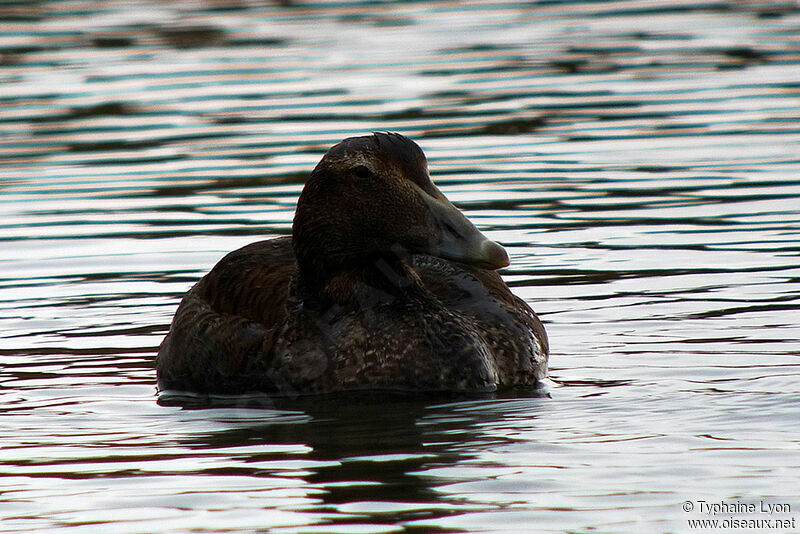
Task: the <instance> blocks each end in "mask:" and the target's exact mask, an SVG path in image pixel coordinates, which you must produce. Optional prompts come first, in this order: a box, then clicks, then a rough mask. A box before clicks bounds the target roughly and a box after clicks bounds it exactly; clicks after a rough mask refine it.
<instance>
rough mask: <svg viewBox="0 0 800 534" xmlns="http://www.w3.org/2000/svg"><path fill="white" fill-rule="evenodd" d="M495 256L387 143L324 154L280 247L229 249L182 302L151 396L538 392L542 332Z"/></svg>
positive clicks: (390, 140) (406, 149) (418, 167)
mask: <svg viewBox="0 0 800 534" xmlns="http://www.w3.org/2000/svg"><path fill="white" fill-rule="evenodd" d="M508 265H509V256H508V254H507V252H506V250H505V249H504V248H503V247H502V246H501V245H500V244H498V243H496V242H494V241H492V240H490V239H488V238H487V237H486V236H485V235H484V234H483V233H482V232H481V231H480V230H478V228H476V227H475V225H474V224H473V223H472V222H470V221H469V219H467V217H466V216H465V215H464V214H463V213H462V212H461V211H460V210H459V209H458V208H457V207H455V206H454V205H453V204H452V203H451V202H450V201H449V200H448V199H447V198H446V197H445V195H444V194H443V193H442V192H441V191H440V190H439V188H437V187H436V186H435V185H434V183H433V181H432V179H431V175H430V173H429V170H428V162H427V158H426V157H425V154H424V153H423V151H422V149H421V148H420V147H419V146H418V145H417V144H416V143H415V142H414V141H412V140H411V139H409V138H407V137H405V136H403V135H401V134H398V133H389V132H376V133H372V134H371V135H365V136H358V137H350V138H347V139H345V140H343V141H341V142H340V143H338V144H336V145H334V146H333V147H331V148H330V149H329V150H328V151H327V152H326V153H325V154H324V156H323V157H322V159H321V160H320V161H319V163H318V164H317V165H316V167H315V168H314V169H313V171H312V172H311V174H310V175H309V177H308V179H307V181H306V183H305V185H304V187H303V190H302V192H301V194H300V196H299V198H298V201H297V206H296V210H295V215H294V220H293V223H292V234H291V236H283V237H277V238H273V239H268V240H263V241H258V242H255V243H252V244H249V245H246V246H244V247H242V248H240V249H238V250H235V251H233V252H230V253H229V254H227V255H226V256H225V257H223V258H222V259H221V260H220V261H219V262H218V263H217V264H216V265H215V266H214V267H213V268H212V269H211V271H210V272H209V273H208V274H207V275H205V276H204V277H203V278H202V279H200V280H199V281H198V282H197V283H196V284H195V285H194V286H193V287H192V288H191V289H190V290H189V291H188V293H186V295H185V296H184V297H183V299H182V301H181V302H180V305H179V306H178V309H177V311H176V312H175V315H174V317H173V320H172V323H171V325H170V328H169V331H168V333H167V334H166V337H165V338H164V340H163V342H162V343H161V345H160V347H159V350H158V355H157V358H156V367H157V381H158V389H159V391H161V392H164V391H173V392H174V391H180V392H190V393H197V394H208V395H214V394H219V395H238V394H246V393H266V394H269V395H277V396H286V395H305V394H312V395H313V394H329V393H335V392H348V391H349V392H364V391H367V392H370V391H375V392H377V391H398V392H410V393H415V392H419V393H424V392H459V393H469V392H475V393H481V392H496V391H497V390H500V389H504V388H512V387H537V386H538V385H540V382H541V381H542V379H543V378H544V377H545V376H546V374H547V363H548V358H549V346H548V339H547V333H546V331H545V328H544V326H543V324H542V322H541V321H540V320H539V318H538V317H537V315H536V314H535V313H534V311H533V310H532V309H531V308H530V307H529V306H528V304H527V303H526V302H525V301H524V300H522V299H521V298H519V297H517V296H515V295H514V294H513V293H512V292H511V290H510V289H509V287H508V286H507V285H506V283H505V282H504V281H503V279H502V278H501V276H500V274H499V273H498V270H499V269H501V268H504V267H507V266H508Z"/></svg>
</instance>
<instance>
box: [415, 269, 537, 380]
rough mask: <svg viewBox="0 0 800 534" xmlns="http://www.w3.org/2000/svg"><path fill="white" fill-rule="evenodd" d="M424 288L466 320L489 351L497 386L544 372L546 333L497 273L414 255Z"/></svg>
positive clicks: (532, 312)
mask: <svg viewBox="0 0 800 534" xmlns="http://www.w3.org/2000/svg"><path fill="white" fill-rule="evenodd" d="M414 268H415V270H416V271H417V273H418V274H419V276H420V279H421V280H422V282H423V283H424V284H425V287H426V289H427V290H428V291H430V292H431V293H432V294H434V295H435V296H436V297H437V298H438V299H439V300H440V301H441V302H442V303H443V304H444V306H445V307H447V308H448V309H449V310H451V311H453V312H455V313H458V314H460V315H462V316H463V317H465V318H468V319H469V320H471V321H472V322H473V324H475V326H476V329H477V330H478V331H479V333H480V334H481V335H482V336H483V337H484V339H486V341H487V342H488V344H489V346H490V347H491V349H492V352H493V355H494V357H495V362H496V364H497V368H498V372H499V374H500V381H501V383H502V384H503V385H507V386H511V385H517V384H530V383H534V382H536V381H537V380H539V379H541V378H543V377H544V376H545V374H546V372H547V360H548V357H549V347H548V341H547V333H546V332H545V329H544V326H543V325H542V322H541V321H540V320H539V318H538V317H537V316H536V314H535V313H534V311H533V310H532V309H531V308H530V306H528V304H527V303H526V302H525V301H523V300H522V299H520V298H519V297H517V296H516V295H514V294H513V293H512V292H511V290H510V289H509V288H508V286H507V285H506V284H505V282H504V281H503V279H502V278H501V277H500V274H499V273H498V272H497V271H492V270H486V269H481V268H478V267H473V266H469V265H465V264H461V263H454V262H451V261H447V260H443V259H440V258H436V257H433V256H426V255H417V256H414Z"/></svg>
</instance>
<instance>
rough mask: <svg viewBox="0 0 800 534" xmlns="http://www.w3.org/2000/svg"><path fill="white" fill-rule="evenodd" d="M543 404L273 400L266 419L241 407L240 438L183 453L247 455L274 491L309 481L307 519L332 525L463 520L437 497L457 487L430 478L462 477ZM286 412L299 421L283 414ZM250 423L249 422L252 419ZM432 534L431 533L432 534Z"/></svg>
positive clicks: (214, 437) (252, 472)
mask: <svg viewBox="0 0 800 534" xmlns="http://www.w3.org/2000/svg"><path fill="white" fill-rule="evenodd" d="M529 394H530V392H529ZM543 395H545V394H544V393H542V392H539V393H536V392H534V396H528V397H526V398H522V399H516V400H513V401H504V400H502V399H497V398H496V396H485V397H484V398H482V399H477V400H476V399H475V398H474V397H473V398H472V399H471V400H465V399H459V398H454V397H444V396H435V397H434V396H428V397H424V398H422V399H420V398H410V397H408V398H407V397H404V396H398V395H381V394H376V393H370V394H364V395H353V394H350V395H346V396H345V395H336V396H327V397H308V398H300V399H293V400H291V401H286V402H285V403H282V402H280V401H278V402H277V403H274V400H273V399H267V398H266V397H264V398H261V403H262V404H263V405H266V406H269V407H268V408H266V409H261V410H258V409H254V404H259V401H256V400H254V399H252V398H250V399H248V400H246V401H245V400H243V401H242V402H241V403H240V404H242V405H244V406H246V407H245V408H241V407H240V408H239V409H235V410H234V412H239V413H238V414H236V415H233V416H232V417H231V426H230V428H226V429H222V430H218V431H214V432H208V433H203V434H195V435H194V436H192V437H188V438H187V439H186V441H185V442H184V443H183V445H186V446H188V447H189V448H192V449H200V450H216V451H220V450H226V449H229V450H233V449H237V450H238V451H239V452H237V454H238V455H239V458H240V459H241V461H240V462H239V465H240V468H239V469H237V470H236V473H237V474H239V475H241V476H249V477H266V478H269V479H270V482H269V484H270V485H272V484H273V483H274V477H284V478H286V477H288V478H286V479H287V482H288V479H293V481H294V482H297V481H298V480H299V481H302V483H303V485H304V487H306V488H307V489H309V490H313V499H312V500H311V501H309V502H308V504H306V505H304V506H303V507H302V508H303V510H304V511H306V512H309V513H312V514H315V513H322V514H324V515H325V516H326V517H325V520H326V521H331V522H334V523H342V522H346V523H353V522H357V523H364V522H368V523H372V524H374V523H380V524H397V523H398V522H413V521H415V520H431V519H436V518H438V517H443V516H447V515H450V514H457V513H463V512H464V510H465V507H467V505H465V504H464V503H462V502H458V501H454V500H453V499H452V498H450V497H449V496H448V495H447V493H443V492H441V491H437V489H436V488H437V486H439V485H442V484H444V483H447V482H449V481H450V480H449V479H443V478H442V477H440V476H428V475H426V472H427V471H429V470H442V469H447V468H452V467H457V466H458V465H459V464H462V463H463V462H465V461H469V460H470V459H472V458H474V457H475V456H476V452H477V451H480V450H483V449H485V448H487V447H491V446H496V445H497V444H498V437H497V435H496V434H495V435H491V434H488V433H486V432H485V431H484V429H486V428H487V427H493V428H496V427H497V426H498V425H501V424H502V421H503V420H504V419H505V418H507V417H509V416H514V415H519V408H520V406H519V402H523V403H524V404H525V405H526V408H531V409H533V410H535V406H533V405H535V404H536V403H541V402H546V400H544V399H542V398H540V397H541V396H543ZM276 404H277V407H279V408H289V407H290V408H291V410H292V411H288V410H276V409H275V408H274V406H276ZM282 405H283V406H282ZM203 411H205V410H203ZM224 411H227V409H225V410H224ZM211 412H212V413H213V412H214V410H211ZM228 413H230V412H228ZM243 413H246V414H247V415H246V416H244V417H242V414H243ZM529 413H530V412H529ZM534 419H535V417H534ZM234 420H235V422H234ZM217 421H219V418H217ZM529 421H530V419H529ZM531 424H533V423H531ZM282 446H284V447H282ZM292 449H294V451H293V452H289V451H291V450H292ZM242 450H244V451H246V452H245V457H244V458H242V457H241V451H242ZM298 451H302V452H300V453H299V454H298ZM467 451H468V452H467ZM248 466H250V467H248ZM287 486H288V484H287ZM292 487H296V485H293V486H292ZM309 496H312V493H311V492H310V493H309ZM279 506H280V504H279ZM409 526H410V525H409ZM425 528H426V529H428V531H430V525H427V526H426V527H425Z"/></svg>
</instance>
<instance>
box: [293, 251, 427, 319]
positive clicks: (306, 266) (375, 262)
mask: <svg viewBox="0 0 800 534" xmlns="http://www.w3.org/2000/svg"><path fill="white" fill-rule="evenodd" d="M342 260H344V261H342ZM421 290H422V283H421V281H420V279H419V276H417V273H416V272H415V271H414V270H413V269H412V268H411V267H410V266H409V265H408V263H407V262H406V261H405V259H403V258H401V257H398V256H397V255H395V254H391V253H389V254H380V255H377V254H374V255H368V256H362V257H347V258H344V257H342V256H336V257H335V258H334V260H333V261H331V258H330V257H327V258H326V257H325V256H323V255H315V256H313V257H308V256H306V257H304V258H301V257H298V277H297V283H296V289H295V291H296V293H297V296H298V297H300V298H302V299H303V300H305V301H307V302H309V303H311V302H315V303H317V304H319V305H322V306H325V305H329V304H340V305H348V306H356V307H364V306H372V305H375V304H380V303H386V302H393V301H396V300H398V299H399V300H406V299H409V298H412V297H413V295H416V294H418V292H419V291H421Z"/></svg>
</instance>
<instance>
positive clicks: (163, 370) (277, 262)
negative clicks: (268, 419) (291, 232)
mask: <svg viewBox="0 0 800 534" xmlns="http://www.w3.org/2000/svg"><path fill="white" fill-rule="evenodd" d="M296 270H297V265H296V263H295V259H294V252H293V251H292V240H291V238H290V237H283V238H278V239H270V240H267V241H259V242H256V243H252V244H250V245H247V246H245V247H242V248H240V249H238V250H235V251H233V252H231V253H230V254H228V255H226V256H225V257H224V258H222V259H221V260H220V261H219V263H217V265H216V266H215V267H214V268H213V269H212V270H211V272H209V273H208V274H207V275H206V276H204V277H203V278H202V279H201V280H200V281H199V282H198V283H197V284H195V286H194V287H193V288H192V289H191V290H190V291H189V292H188V293H187V294H186V296H185V297H184V298H183V300H182V301H181V304H180V306H179V307H178V310H177V312H176V313H175V317H174V319H173V321H172V325H171V327H170V330H169V333H168V334H167V336H166V338H165V339H164V341H163V343H162V344H161V347H160V348H159V351H158V384H159V388H160V389H162V390H163V389H174V390H182V391H196V392H204V393H211V392H215V393H244V392H247V391H271V390H272V389H273V388H274V386H273V384H272V381H270V380H269V379H268V368H269V365H270V358H269V356H270V352H271V349H272V347H273V345H274V344H275V339H276V338H277V336H278V334H279V331H280V329H281V327H282V326H283V324H284V323H285V321H286V302H287V299H288V296H289V285H290V283H291V280H292V278H293V277H294V275H295V272H296Z"/></svg>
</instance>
